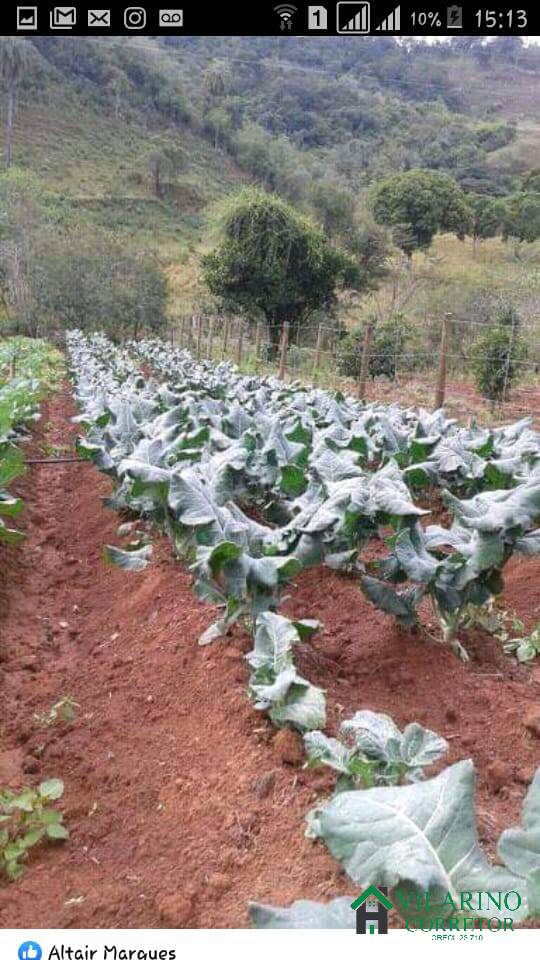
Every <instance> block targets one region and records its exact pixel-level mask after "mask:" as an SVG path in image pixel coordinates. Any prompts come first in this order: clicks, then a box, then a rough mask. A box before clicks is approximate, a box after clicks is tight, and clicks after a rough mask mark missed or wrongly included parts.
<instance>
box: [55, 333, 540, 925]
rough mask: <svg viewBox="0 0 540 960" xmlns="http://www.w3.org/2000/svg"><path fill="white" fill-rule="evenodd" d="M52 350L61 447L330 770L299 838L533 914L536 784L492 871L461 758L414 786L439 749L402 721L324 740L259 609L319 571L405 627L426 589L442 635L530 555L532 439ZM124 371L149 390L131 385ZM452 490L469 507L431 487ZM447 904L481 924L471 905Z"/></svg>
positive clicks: (289, 635)
mask: <svg viewBox="0 0 540 960" xmlns="http://www.w3.org/2000/svg"><path fill="white" fill-rule="evenodd" d="M68 349H69V354H70V359H71V365H72V369H73V373H74V378H75V384H76V386H75V389H76V395H77V399H78V402H79V404H80V407H81V414H80V417H79V420H80V421H81V423H82V424H83V425H84V428H85V435H84V437H83V438H82V439H81V440H80V441H79V450H80V452H81V454H83V455H85V456H88V457H91V458H92V459H93V460H94V461H95V462H96V463H97V465H98V466H99V467H100V469H102V470H104V471H105V472H106V473H108V474H109V475H110V476H111V477H113V478H114V479H115V481H116V488H115V492H114V495H113V497H112V498H111V505H112V506H115V507H117V508H119V509H122V508H129V509H132V510H135V511H136V512H138V513H139V514H140V515H142V516H144V517H146V518H148V519H151V520H152V522H153V523H157V524H158V525H160V526H161V527H162V528H163V529H164V530H165V531H166V532H167V533H168V535H169V536H170V537H171V539H172V541H173V543H174V544H175V546H176V549H177V550H178V552H179V553H181V554H182V555H184V556H187V557H189V558H190V559H191V561H192V566H193V570H194V572H195V574H196V590H197V593H198V595H199V596H200V597H201V598H203V599H205V600H210V601H212V602H214V603H217V604H220V605H221V608H222V613H221V615H220V617H219V619H218V621H217V623H216V624H214V625H213V626H212V627H211V628H210V630H208V631H205V634H203V636H202V637H201V640H200V642H202V643H206V642H210V641H212V640H214V639H215V638H216V637H218V636H219V635H221V634H223V633H225V632H226V631H227V630H228V629H229V627H230V625H231V623H233V622H234V621H235V620H238V619H239V618H243V619H244V621H245V622H247V623H248V626H249V627H250V628H251V629H252V631H253V634H254V648H253V651H252V652H251V653H250V654H248V657H247V659H248V662H249V664H250V667H251V671H252V673H251V678H250V683H249V691H250V696H251V697H252V700H253V702H254V705H255V706H256V707H257V708H258V709H262V710H266V711H267V712H268V715H269V717H270V719H271V720H272V722H274V723H276V724H277V725H288V726H292V727H294V728H295V729H297V730H299V731H300V732H302V733H303V735H304V739H305V745H306V756H307V760H308V765H313V764H320V763H324V764H326V765H328V766H329V767H331V768H332V769H334V770H335V771H336V773H337V774H338V779H337V784H336V794H335V796H334V797H333V798H332V799H331V800H330V801H329V802H328V803H327V804H324V805H322V806H321V807H320V808H318V809H317V810H316V811H314V812H313V813H312V814H311V815H310V817H309V822H308V834H309V835H310V836H312V837H317V838H321V839H323V840H324V841H325V843H326V844H327V846H328V848H329V849H330V850H331V852H332V853H333V854H334V855H335V856H336V857H337V858H338V859H339V860H340V861H341V863H342V864H343V866H344V868H345V869H346V871H347V873H348V874H349V876H350V877H351V879H352V880H353V881H355V882H357V883H358V884H360V885H364V884H366V883H378V884H383V885H387V886H389V887H390V888H391V889H392V890H393V891H394V896H395V897H397V899H398V904H399V903H400V902H401V903H402V904H403V903H409V904H410V902H411V896H412V891H413V890H414V891H424V892H425V891H428V892H431V893H432V894H434V893H440V892H441V891H443V890H444V891H446V892H449V893H450V901H449V903H447V904H446V907H445V910H446V912H447V915H454V914H455V911H456V909H458V910H461V912H463V908H462V907H458V908H457V907H456V902H457V901H456V897H457V898H458V900H459V896H458V895H459V893H460V891H468V890H471V889H474V890H480V889H489V890H492V891H493V890H500V891H502V892H505V891H509V890H512V891H517V893H518V895H519V899H520V909H519V912H517V913H516V915H515V919H518V920H523V919H524V918H525V917H527V916H530V915H534V914H535V913H536V912H538V911H537V908H538V899H539V896H538V886H539V878H540V853H539V849H540V848H539V847H538V843H537V837H538V835H539V834H540V780H539V779H538V777H537V778H535V781H534V783H533V785H532V786H531V788H530V791H529V794H528V797H527V799H526V802H525V805H524V814H523V824H522V826H521V827H519V828H516V829H514V830H508V831H505V833H504V834H503V835H502V837H501V842H500V845H499V856H500V858H501V859H502V861H503V862H504V863H505V867H504V868H501V867H495V866H493V865H491V864H490V863H489V861H488V860H487V859H486V857H485V856H484V854H483V852H482V850H481V848H480V846H479V843H478V838H477V834H476V827H475V814H474V770H473V767H472V763H471V762H470V761H463V762H461V763H458V764H455V765H453V766H451V767H449V768H447V769H446V770H444V771H443V773H441V774H439V775H438V776H437V777H434V778H432V779H430V780H427V781H424V780H423V779H422V778H423V769H424V767H425V766H427V765H429V764H430V763H432V762H434V760H437V759H439V758H440V757H441V756H442V754H443V753H444V752H445V750H446V744H445V742H444V741H443V740H442V738H440V737H437V735H436V734H434V733H432V732H431V731H428V730H425V729H424V728H422V727H420V726H419V725H418V724H410V725H409V727H407V728H406V729H405V731H403V733H401V732H400V731H399V730H398V729H397V727H396V726H395V724H394V723H393V721H392V720H391V719H390V718H389V717H386V716H384V715H377V714H373V713H371V712H370V711H360V712H359V713H357V714H355V716H354V717H353V718H351V719H350V720H348V721H345V722H344V724H343V725H342V729H341V732H340V736H339V737H334V738H332V737H328V736H326V734H324V732H323V729H322V728H323V727H324V725H325V710H324V706H325V702H324V693H323V691H321V690H320V689H319V688H317V687H314V686H313V685H311V684H310V683H309V682H308V681H306V680H304V679H303V678H301V677H299V676H298V674H297V672H296V669H295V666H294V659H293V649H294V645H295V644H296V643H298V642H301V641H302V640H305V639H306V638H307V637H309V635H310V634H311V633H312V632H313V631H314V630H315V629H316V628H317V624H316V623H314V622H313V621H297V622H294V623H293V622H291V621H289V620H287V619H286V618H284V617H281V616H279V615H278V614H276V613H275V612H273V611H275V610H276V609H277V607H278V604H279V600H280V594H281V591H282V589H283V586H284V584H285V583H286V582H288V581H290V579H291V578H292V577H293V576H295V575H296V574H297V573H298V572H299V571H300V570H301V569H302V568H303V567H306V566H310V565H313V564H320V563H326V564H328V565H329V566H331V567H333V568H338V569H349V570H351V571H358V573H359V574H360V576H361V580H362V584H363V589H364V591H365V593H366V594H367V595H368V596H369V597H370V598H371V599H372V600H374V602H376V603H377V605H379V606H381V607H382V608H383V609H387V610H388V612H390V613H393V614H394V615H395V616H397V618H398V619H399V620H400V621H401V622H402V623H404V624H406V625H409V624H411V623H414V622H415V618H416V606H417V605H418V602H419V601H420V599H421V597H422V596H424V595H425V594H426V593H429V595H430V596H431V598H432V601H433V603H434V608H435V609H436V611H437V613H438V615H439V617H440V619H441V623H442V625H443V628H444V635H445V638H446V639H448V640H449V641H451V642H455V630H456V629H457V625H458V624H459V621H460V617H462V616H463V615H464V612H465V611H466V609H467V608H468V606H470V605H471V604H473V605H474V604H476V605H482V604H484V603H485V602H486V600H488V599H489V598H490V597H491V596H492V595H493V594H494V593H496V592H498V590H499V589H500V587H501V571H502V568H503V566H504V563H505V562H506V561H507V559H508V558H509V557H510V556H511V555H512V553H513V552H514V551H515V550H519V551H521V552H523V553H527V554H531V553H537V552H538V548H539V541H540V537H539V534H538V531H537V530H536V529H535V523H536V520H537V517H538V515H539V513H540V475H539V474H538V472H537V469H536V467H537V463H538V461H539V460H540V445H539V438H538V436H537V435H536V434H535V433H534V432H533V431H532V430H531V429H530V425H529V423H528V422H526V421H522V422H521V423H519V424H514V425H512V426H511V427H508V428H498V429H496V430H486V429H483V428H479V427H477V426H474V425H472V426H470V427H469V428H462V427H459V426H458V425H457V424H456V423H455V422H454V421H451V420H448V419H447V418H445V416H444V414H443V413H442V411H439V412H437V413H436V414H428V413H425V412H420V413H415V412H414V411H410V410H409V411H403V410H400V409H399V408H397V407H389V408H384V407H381V406H378V405H367V406H366V405H363V404H361V403H359V402H358V401H357V400H354V399H352V398H346V397H341V396H339V395H337V396H336V395H330V394H328V393H325V392H323V391H320V390H310V389H309V388H306V387H303V386H300V385H296V384H286V385H285V384H283V383H281V382H280V381H277V380H275V379H272V378H268V379H264V380H260V379H257V378H250V377H242V376H241V375H240V374H239V373H238V372H237V371H236V370H234V368H232V367H231V366H230V365H229V364H219V365H217V366H212V365H210V364H207V363H199V364H196V363H195V362H194V361H193V359H192V358H191V357H190V356H189V354H187V353H185V352H183V351H171V350H170V349H168V348H167V347H165V346H164V345H163V344H161V343H158V342H139V343H137V344H132V345H130V346H129V347H128V348H115V347H113V345H112V344H110V343H109V342H108V341H107V340H105V339H104V338H102V337H93V338H90V339H87V338H84V337H83V336H81V335H80V334H77V333H74V334H71V335H70V336H69V338H68ZM141 361H143V362H144V364H145V365H147V366H151V367H153V368H154V369H155V370H156V371H157V372H158V375H159V376H158V378H157V379H154V378H152V377H151V378H148V377H144V376H142V375H141V372H140V369H139V362H141ZM452 446H453V447H454V448H458V447H459V448H460V449H462V450H463V451H466V453H467V454H468V455H470V457H472V460H471V459H469V460H468V461H467V459H466V458H465V457H463V458H462V459H463V463H465V464H467V463H468V466H466V465H465V466H464V465H463V464H458V463H457V459H456V458H457V455H456V458H455V459H454V461H453V466H452V469H449V467H450V466H451V463H450V460H449V459H448V458H447V457H446V455H445V450H447V449H449V448H451V447H452ZM413 448H414V452H413ZM420 448H422V452H423V454H424V459H422V458H421V457H420V452H419V451H420ZM510 460H512V461H513V462H514V467H513V468H512V470H510V468H509V466H508V463H509V461H510ZM407 461H410V462H407ZM480 465H482V469H480ZM420 475H422V478H423V479H421V477H420ZM424 481H426V483H429V484H431V485H437V486H438V487H440V488H442V490H443V496H444V497H445V498H446V502H447V504H448V506H449V508H450V509H451V510H452V512H453V516H454V520H453V523H452V526H451V528H450V529H449V530H446V529H445V528H444V527H433V526H427V527H426V526H425V525H424V523H425V521H423V518H424V517H425V516H426V514H427V511H426V510H425V509H423V508H421V507H419V506H417V505H416V504H415V502H414V494H415V493H416V491H417V489H418V487H419V486H423V485H425V483H424ZM472 484H474V486H475V490H476V492H474V493H473V496H472V497H470V498H469V499H459V497H458V496H456V494H455V493H454V494H453V493H451V492H450V490H449V488H453V489H454V490H456V491H459V490H463V489H469V491H470V485H472ZM494 486H495V487H496V488H497V489H493V487H494ZM372 538H379V539H384V540H385V541H386V542H387V543H388V546H389V553H388V556H387V557H386V558H385V559H384V560H383V561H382V562H381V563H380V565H379V568H378V571H377V572H378V574H379V576H378V577H377V578H375V577H373V576H367V575H366V573H365V569H364V566H363V564H362V561H361V558H360V556H359V554H360V551H361V549H362V547H363V546H364V544H366V543H367V541H368V540H370V539H372ZM495 540H498V544H496V543H495ZM141 551H145V553H144V556H141ZM117 553H119V551H117ZM147 557H148V548H147V547H142V548H137V549H134V550H133V551H126V552H125V554H122V557H121V558H120V559H121V562H122V563H123V565H124V566H127V567H133V568H134V569H140V568H141V565H144V563H145V562H146V561H147ZM405 580H407V581H409V585H408V586H407V587H406V588H405V589H404V590H401V591H400V590H399V589H396V587H395V586H394V584H396V583H399V582H400V581H405ZM410 781H412V782H410ZM358 787H362V788H366V787H367V788H368V789H358ZM474 884H476V886H474ZM404 898H405V899H404ZM432 900H433V897H432ZM439 901H440V897H438V898H437V903H438V906H437V909H438V910H439V913H438V914H437V915H440V910H441V907H440V903H439ZM251 910H252V917H253V921H254V923H255V924H256V925H259V926H342V925H344V926H351V925H352V923H353V919H354V918H353V916H352V913H351V911H350V904H349V900H348V899H347V898H345V899H343V900H341V899H340V900H338V901H334V902H333V903H331V904H327V905H319V904H312V903H308V902H305V901H301V902H299V903H297V904H295V905H293V906H292V907H290V908H284V909H279V908H272V907H267V906H262V905H257V904H255V905H252V908H251ZM467 911H468V914H469V915H471V916H473V917H475V916H483V912H482V908H481V907H478V906H476V907H471V906H470V904H469V906H468V908H467ZM467 911H465V912H467ZM491 915H492V914H491Z"/></svg>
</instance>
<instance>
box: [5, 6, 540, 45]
mask: <svg viewBox="0 0 540 960" xmlns="http://www.w3.org/2000/svg"><path fill="white" fill-rule="evenodd" d="M0 18H1V24H2V32H3V35H27V36H28V35H32V34H33V35H48V36H68V35H70V34H71V35H76V36H107V35H112V36H122V35H132V36H133V35H137V34H149V35H152V36H159V35H163V36H192V37H193V36H283V37H288V36H289V37H290V36H316V35H318V36H324V35H331V36H332V35H340V36H367V35H373V36H377V35H383V34H387V35H390V36H400V35H408V36H419V37H422V36H426V37H437V36H441V37H444V36H449V37H451V36H457V35H459V34H460V33H461V34H463V35H465V36H475V35H478V36H497V35H499V36H500V35H503V36H504V35H505V34H509V35H512V34H515V35H517V36H519V35H521V36H526V35H527V34H530V35H533V34H535V33H540V31H539V30H537V29H536V28H537V26H538V25H539V21H540V15H539V12H538V5H532V4H531V5H530V6H528V5H526V4H520V3H517V4H516V6H514V7H512V6H508V5H507V4H499V5H494V4H490V5H489V6H485V7H482V6H476V5H474V6H472V5H470V4H468V5H467V6H461V5H458V4H448V5H447V4H445V5H440V4H437V3H434V4H429V3H426V4H425V5H421V4H417V3H416V4H412V3H400V4H398V5H397V6H396V5H395V4H384V3H379V2H378V0H374V2H367V0H338V2H337V3H332V4H330V3H325V4H303V5H297V4H290V3H278V4H271V3H270V4H268V5H267V6H263V7H261V6H259V7H258V8H257V9H252V10H246V9H245V8H244V9H242V10H240V8H238V9H237V10H235V9H234V7H230V6H226V7H222V8H221V9H215V8H209V10H208V11H205V10H204V6H203V5H202V4H200V3H197V4H192V5H190V4H185V5H184V6H182V7H180V8H160V7H150V6H139V5H137V6H126V7H115V8H109V9H101V8H99V9H98V8H94V7H88V6H81V5H80V4H76V5H67V6H66V5H65V6H48V5H47V6H45V5H43V4H40V5H39V6H37V5H36V6H32V5H29V6H20V5H17V6H13V7H11V8H10V7H7V6H6V7H4V8H3V11H2V13H0Z"/></svg>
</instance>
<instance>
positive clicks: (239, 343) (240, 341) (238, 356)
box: [236, 320, 244, 367]
mask: <svg viewBox="0 0 540 960" xmlns="http://www.w3.org/2000/svg"><path fill="white" fill-rule="evenodd" d="M243 346H244V324H243V322H242V321H241V320H240V321H239V330H238V340H237V343H236V364H237V366H238V367H239V366H240V364H241V363H242V348H243Z"/></svg>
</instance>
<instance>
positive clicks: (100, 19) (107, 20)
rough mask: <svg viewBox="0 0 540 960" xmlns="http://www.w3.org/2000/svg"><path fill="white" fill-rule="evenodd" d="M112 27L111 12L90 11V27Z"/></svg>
mask: <svg viewBox="0 0 540 960" xmlns="http://www.w3.org/2000/svg"><path fill="white" fill-rule="evenodd" d="M110 25H111V11H110V10H89V11H88V26H89V27H110Z"/></svg>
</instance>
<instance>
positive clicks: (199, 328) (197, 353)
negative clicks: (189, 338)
mask: <svg viewBox="0 0 540 960" xmlns="http://www.w3.org/2000/svg"><path fill="white" fill-rule="evenodd" d="M201 341H202V316H201V315H200V314H199V316H198V317H197V348H196V351H195V356H196V358H197V360H200V359H201Z"/></svg>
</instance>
